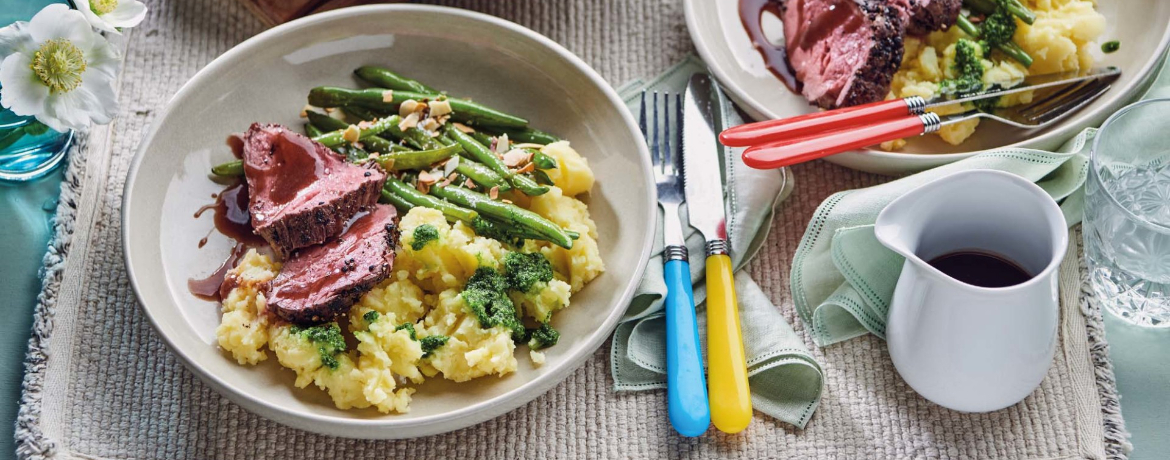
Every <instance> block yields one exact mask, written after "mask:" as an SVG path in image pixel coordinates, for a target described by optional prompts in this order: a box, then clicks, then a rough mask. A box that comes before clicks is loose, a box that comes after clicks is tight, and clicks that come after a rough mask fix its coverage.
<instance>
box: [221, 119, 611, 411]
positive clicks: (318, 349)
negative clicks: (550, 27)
mask: <svg viewBox="0 0 1170 460" xmlns="http://www.w3.org/2000/svg"><path fill="white" fill-rule="evenodd" d="M543 151H544V152H545V153H546V154H548V155H549V156H551V157H553V158H555V159H556V160H557V162H558V168H557V169H554V170H550V171H549V176H550V178H551V179H552V180H553V183H554V187H552V188H551V190H550V191H549V192H548V193H546V194H544V195H541V196H537V197H531V199H519V198H517V199H516V200H514V201H516V203H517V204H518V205H521V206H525V207H527V208H528V209H530V210H532V211H533V212H536V213H538V214H540V215H542V216H544V217H546V218H548V219H549V220H551V221H553V222H556V223H557V224H558V225H561V226H562V227H564V228H566V229H569V230H574V231H577V232H578V233H580V238H579V239H578V240H576V241H575V242H574V244H573V248H572V249H564V248H561V247H559V246H555V245H552V244H550V243H547V242H543V241H532V240H529V241H527V242H526V243H525V244H524V246H523V247H520V248H509V247H508V246H506V245H505V244H503V243H501V242H499V241H496V240H494V239H490V238H484V237H481V236H478V235H476V234H475V232H474V231H472V229H471V228H469V227H467V226H466V225H464V224H463V223H462V222H456V223H454V224H450V223H448V222H447V220H446V219H445V218H444V217H443V214H442V213H440V212H439V211H436V210H433V209H427V208H413V209H411V210H410V211H409V212H407V213H406V215H405V216H403V217H402V220H401V222H400V225H399V227H400V229H401V237H400V242H399V244H400V245H399V247H398V248H397V249H396V252H395V257H396V260H395V265H394V272H393V273H392V274H391V275H390V277H389V278H387V279H386V280H385V281H383V282H382V283H380V284H379V285H378V286H377V287H375V288H374V289H372V290H371V291H370V292H368V293H366V294H365V295H364V296H363V297H362V298H361V299H360V300H359V301H358V302H357V303H356V304H354V305H353V306H352V307H351V308H350V310H349V313H348V315H347V316H348V320H347V321H346V320H343V321H342V323H344V327H343V325H342V324H338V323H330V324H327V325H323V326H317V327H314V328H300V327H297V326H293V325H290V324H288V323H286V322H284V321H281V320H279V319H278V318H277V317H275V316H272V314H270V313H268V311H267V303H266V301H265V298H264V289H265V285H266V283H268V282H269V281H271V280H272V279H273V278H275V277H276V274H277V273H279V271H280V263H279V262H277V261H274V260H273V259H272V258H270V257H268V256H266V255H262V254H260V253H259V252H257V251H255V250H250V251H248V253H247V254H245V255H244V257H243V258H241V260H240V262H239V264H238V265H237V266H236V268H234V269H232V270H231V271H230V272H229V275H228V276H230V277H233V278H234V279H235V280H236V282H237V285H236V287H235V288H234V289H232V290H231V292H230V293H229V294H228V296H227V298H225V299H224V301H223V316H222V318H221V320H220V325H219V327H218V328H217V329H216V337H217V338H218V341H219V345H220V347H221V348H222V349H223V350H224V351H226V352H228V353H230V354H231V355H232V357H233V358H234V359H235V360H236V361H237V362H238V363H240V364H249V365H251V364H256V363H258V362H260V361H263V360H265V359H266V358H267V351H266V350H270V351H272V352H273V353H274V354H275V355H276V359H277V361H278V362H279V363H280V365H281V366H284V367H286V368H288V369H291V370H293V371H294V372H295V373H296V380H295V382H294V385H295V386H296V387H297V388H305V387H307V386H309V385H310V384H312V385H315V386H317V387H318V388H320V389H321V390H324V391H325V392H326V393H328V394H329V396H330V397H331V398H332V399H333V403H334V404H335V405H336V406H337V407H338V408H340V409H350V408H366V407H374V408H376V409H377V410H379V411H381V412H384V413H390V412H398V413H403V412H407V411H409V409H410V399H411V394H413V393H414V391H415V388H414V386H415V385H418V384H421V383H423V382H424V381H425V380H426V379H427V378H434V377H438V376H441V377H442V378H446V379H449V380H453V381H456V382H465V381H468V380H472V379H475V378H479V377H483V376H487V375H497V376H504V375H507V374H509V373H512V372H515V371H516V367H517V360H516V347H517V346H516V344H515V342H514V341H513V340H512V332H511V330H509V329H507V328H505V327H503V326H494V327H490V328H484V327H482V325H481V324H480V321H479V318H478V317H477V316H476V315H475V314H474V313H473V312H472V311H471V309H470V307H469V306H468V304H467V302H465V300H464V298H463V296H462V295H461V293H462V290H463V288H464V286H465V285H466V284H467V282H468V279H470V277H471V276H472V275H473V274H474V273H475V271H476V269H477V268H480V267H490V268H496V269H498V268H500V267H501V266H502V264H503V263H504V258H505V257H506V256H507V254H508V253H509V252H512V251H519V252H522V253H540V254H543V255H544V256H545V257H546V258H547V259H548V260H549V262H550V264H551V265H552V268H553V272H554V274H553V276H554V279H552V280H551V281H548V282H546V283H538V284H536V285H534V286H533V288H532V289H530V290H529V291H526V292H517V291H510V292H509V293H508V297H509V298H510V300H511V301H512V302H513V304H514V305H515V307H516V310H517V311H518V312H519V313H520V314H521V315H522V316H524V317H525V320H526V322H529V323H530V324H533V323H545V322H548V321H550V320H551V319H552V317H553V315H554V313H555V312H557V311H559V310H561V309H564V308H567V307H568V306H569V303H570V296H571V294H573V293H575V292H577V291H579V290H581V288H583V287H584V286H585V284H587V283H589V282H590V281H592V280H593V279H594V278H596V277H597V276H598V275H600V274H601V273H602V272H603V271H605V265H604V263H603V262H602V260H601V255H600V252H599V251H598V246H597V238H598V236H597V226H596V225H595V224H594V222H593V220H592V219H591V218H590V217H589V208H588V206H587V205H586V204H585V203H584V202H582V201H580V200H578V199H577V198H576V196H577V195H579V194H582V193H586V192H588V191H589V190H590V189H591V188H592V187H593V182H594V177H593V171H592V170H590V169H589V165H588V163H587V162H586V161H585V159H584V158H582V157H581V156H580V155H579V154H578V153H577V152H576V151H574V150H573V149H572V148H571V147H569V144H568V143H567V142H557V143H555V144H550V145H548V146H546V147H544V149H543ZM420 225H430V226H432V227H434V228H435V229H436V230H437V234H438V235H437V238H436V239H435V240H433V241H431V242H429V243H427V244H425V245H422V247H421V248H419V249H418V250H415V249H413V248H412V243H413V242H414V230H415V229H416V228H418V227H419V226H420ZM343 328H344V329H345V330H347V331H348V333H349V334H350V335H352V337H353V340H351V341H350V343H356V344H357V345H356V347H353V346H349V347H347V346H346V345H345V341H344V340H342V339H343V336H342V334H343V332H342V329H343ZM432 336H434V337H432ZM438 336H442V337H446V339H445V342H443V343H442V344H441V345H439V346H437V347H435V348H433V350H431V351H430V352H429V353H428V352H427V351H425V350H424V343H425V342H426V341H427V340H428V337H429V338H431V339H435V338H439V337H438ZM529 358H530V360H531V361H532V363H533V364H534V365H536V366H540V365H542V364H543V363H544V361H545V356H544V354H543V353H541V352H539V351H536V350H530V351H529Z"/></svg>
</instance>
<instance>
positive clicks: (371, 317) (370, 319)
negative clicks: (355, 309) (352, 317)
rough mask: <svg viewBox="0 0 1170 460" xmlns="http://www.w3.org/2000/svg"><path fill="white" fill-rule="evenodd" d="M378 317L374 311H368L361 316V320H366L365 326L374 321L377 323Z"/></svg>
mask: <svg viewBox="0 0 1170 460" xmlns="http://www.w3.org/2000/svg"><path fill="white" fill-rule="evenodd" d="M378 316H380V315H379V314H378V312H376V311H374V310H370V311H367V312H366V314H364V315H362V319H364V320H366V324H370V323H373V322H374V321H377V320H378Z"/></svg>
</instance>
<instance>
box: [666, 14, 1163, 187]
mask: <svg viewBox="0 0 1170 460" xmlns="http://www.w3.org/2000/svg"><path fill="white" fill-rule="evenodd" d="M1097 3H1098V6H1097V9H1098V11H1100V12H1101V14H1102V15H1104V16H1105V18H1106V21H1107V22H1106V27H1105V33H1104V34H1103V35H1102V38H1101V41H1109V40H1119V41H1121V49H1120V50H1119V51H1117V52H1115V53H1112V54H1108V55H1102V56H1099V64H1100V65H1113V66H1117V67H1120V68H1121V69H1122V71H1123V73H1122V75H1121V78H1120V79H1118V81H1117V83H1115V84H1114V86H1113V89H1111V90H1110V91H1109V92H1108V93H1105V95H1103V96H1102V97H1100V98H1099V99H1097V100H1096V101H1095V102H1093V103H1092V104H1090V105H1089V106H1087V107H1085V108H1084V109H1082V110H1080V111H1079V112H1078V113H1076V114H1073V115H1072V116H1070V117H1068V118H1066V119H1064V120H1062V121H1061V122H1059V123H1056V124H1054V125H1053V126H1050V127H1048V128H1045V129H1037V130H1025V129H1017V128H1011V127H1008V126H1005V125H1002V124H999V123H995V122H992V121H985V122H983V123H980V124H979V129H978V131H976V132H975V135H973V136H971V138H970V139H967V141H966V142H964V143H963V144H961V145H958V146H954V145H950V144H947V143H946V142H943V141H942V139H939V138H938V137H937V136H923V137H921V138H916V139H914V140H912V141H911V142H910V143H909V144H908V145H907V146H906V147H905V148H903V149H902V150H901V151H899V152H886V151H883V150H879V149H866V150H863V151H858V152H847V153H842V154H838V155H833V156H831V157H828V158H826V160H828V161H831V162H834V163H837V164H840V165H843V166H847V167H850V168H854V169H860V170H862V171H869V172H876V173H881V174H904V173H909V172H916V171H921V170H923V169H929V168H933V167H935V166H940V165H944V164H947V163H951V162H954V161H958V160H961V159H963V158H967V157H969V156H972V155H975V154H977V153H979V152H981V151H984V150H988V149H994V148H999V147H1005V146H1013V147H1028V148H1037V149H1053V148H1056V147H1058V146H1059V145H1060V144H1061V142H1063V141H1064V140H1066V139H1068V138H1069V137H1071V136H1072V135H1074V134H1075V133H1076V132H1078V131H1080V130H1082V129H1084V128H1085V127H1088V126H1097V125H1100V124H1101V122H1103V121H1105V118H1107V117H1109V115H1111V114H1113V112H1116V111H1117V110H1118V109H1120V108H1121V107H1122V106H1124V105H1126V104H1127V103H1129V102H1131V101H1132V100H1133V99H1134V98H1135V97H1137V96H1139V95H1140V94H1141V93H1142V92H1143V91H1144V89H1145V88H1146V87H1148V85H1149V83H1150V82H1151V81H1152V80H1153V78H1154V77H1155V76H1156V72H1155V70H1156V69H1157V66H1158V64H1159V62H1160V59H1161V57H1162V55H1163V54H1165V51H1166V48H1167V44H1168V43H1170V1H1165V0H1099V1H1098V2H1097ZM738 5H739V0H726V1H709V0H685V5H684V9H685V11H686V17H687V28H688V29H689V30H690V34H691V39H692V40H693V41H694V42H695V47H696V48H697V49H698V50H699V54H700V55H701V56H702V57H703V60H704V61H706V62H707V65H708V66H709V67H710V68H711V72H712V73H713V74H715V77H716V78H717V79H718V80H719V82H720V83H721V84H722V85H723V86H724V87H725V88H727V90H728V93H729V95H730V96H731V98H732V99H733V100H735V102H736V103H737V104H738V105H739V106H740V107H741V108H742V109H743V110H744V111H746V112H747V113H748V115H750V116H751V117H752V118H755V119H757V120H765V119H775V118H784V117H790V116H794V115H800V114H804V113H809V112H812V111H814V110H816V108H815V107H812V106H810V105H809V104H808V101H806V100H805V99H804V97H803V96H801V95H799V94H795V93H793V92H791V91H789V90H788V89H787V88H786V87H785V86H784V84H783V83H782V82H781V81H780V80H779V79H777V78H776V77H775V76H774V75H772V73H771V72H770V71H768V69H767V67H765V66H764V60H763V58H761V57H760V54H759V53H758V52H756V50H755V49H754V48H752V45H751V40H750V39H749V38H748V35H747V32H745V31H744V28H743V24H742V22H741V21H740V19H739V12H738V9H737V8H738ZM776 24H779V22H778V21H777V22H776ZM780 35H782V33H780Z"/></svg>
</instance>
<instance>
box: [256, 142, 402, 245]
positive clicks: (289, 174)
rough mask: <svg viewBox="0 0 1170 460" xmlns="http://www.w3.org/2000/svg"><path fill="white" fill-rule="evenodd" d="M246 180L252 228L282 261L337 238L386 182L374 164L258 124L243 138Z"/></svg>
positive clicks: (384, 176)
mask: <svg viewBox="0 0 1170 460" xmlns="http://www.w3.org/2000/svg"><path fill="white" fill-rule="evenodd" d="M244 176H245V177H246V178H247V181H248V196H249V202H248V211H249V213H250V214H251V218H252V228H253V229H254V230H255V231H256V233H257V234H259V235H260V236H262V237H264V239H265V240H267V241H268V243H269V244H271V245H272V248H273V249H274V250H276V252H277V253H278V254H280V255H281V256H282V257H287V256H288V254H290V253H291V252H292V251H294V250H296V249H299V248H303V247H307V246H311V245H314V244H321V243H324V242H325V241H326V240H328V239H329V238H332V237H334V236H337V235H338V234H340V233H341V231H342V230H343V229H344V228H345V225H346V223H347V222H348V221H349V220H350V219H351V218H352V217H353V216H354V215H355V214H357V213H358V212H360V211H362V210H363V209H366V208H368V207H369V206H372V205H373V204H374V203H376V202H377V201H378V196H379V194H380V191H381V189H382V185H383V183H385V182H386V174H385V173H384V172H382V170H381V169H379V168H378V166H377V165H376V164H374V163H373V162H369V163H367V164H365V165H356V164H353V163H348V162H346V161H345V158H343V157H342V156H341V155H338V154H337V153H335V152H334V151H332V150H330V149H329V148H328V147H325V146H324V145H321V144H319V143H317V142H314V141H313V140H312V139H309V138H307V137H305V136H303V135H301V134H299V133H296V132H293V131H292V130H289V129H288V128H286V127H284V126H280V125H266V124H259V123H254V124H252V127H251V128H249V129H248V132H247V133H246V134H244Z"/></svg>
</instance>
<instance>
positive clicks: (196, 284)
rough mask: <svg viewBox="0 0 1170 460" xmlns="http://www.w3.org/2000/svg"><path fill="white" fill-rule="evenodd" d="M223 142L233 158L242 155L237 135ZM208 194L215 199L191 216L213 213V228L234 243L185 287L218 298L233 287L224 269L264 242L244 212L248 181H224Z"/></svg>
mask: <svg viewBox="0 0 1170 460" xmlns="http://www.w3.org/2000/svg"><path fill="white" fill-rule="evenodd" d="M227 145H228V146H229V147H231V149H232V154H233V155H235V156H236V158H242V156H243V148H244V140H243V137H242V136H241V135H239V134H233V135H231V136H229V137H228V138H227ZM212 198H215V203H212V204H208V205H204V206H201V207H200V208H199V209H198V210H197V211H195V215H194V217H195V218H199V217H200V216H202V215H203V213H205V212H207V211H211V212H212V213H214V219H215V230H216V231H218V232H219V233H221V234H223V235H224V236H227V237H229V238H231V239H233V240H236V246H235V247H234V248H232V252H231V254H230V255H229V256H228V258H227V259H226V260H224V262H223V264H221V265H220V266H219V268H217V269H216V270H215V271H214V272H212V273H211V275H209V276H207V277H206V278H191V279H188V280H187V289H188V290H189V291H191V293H192V294H194V295H195V296H196V297H199V298H201V299H204V300H213V301H219V300H221V299H222V298H223V296H224V295H225V294H227V293H228V292H230V291H231V290H232V288H234V287H235V285H234V284H233V283H231V282H226V283H225V279H224V278H225V277H226V276H227V272H228V271H229V270H231V269H233V268H235V266H236V263H237V262H239V260H240V257H242V256H243V255H244V253H245V252H247V249H248V248H250V247H261V246H264V245H265V244H267V242H266V241H264V239H263V238H261V237H260V236H259V235H257V234H256V233H255V232H254V231H252V219H251V216H250V215H249V213H248V184H247V182H246V181H245V180H243V179H240V180H238V181H236V182H235V183H233V184H231V185H228V187H227V188H225V189H224V190H223V191H222V192H219V193H217V194H214V195H212ZM205 244H207V237H203V239H201V240H199V247H200V248H202V247H203V246H204V245H205ZM225 288H226V289H225Z"/></svg>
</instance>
